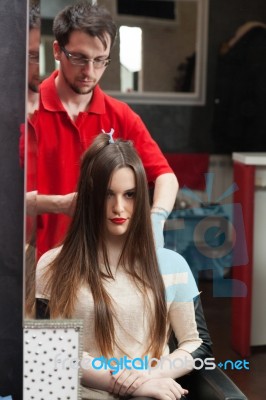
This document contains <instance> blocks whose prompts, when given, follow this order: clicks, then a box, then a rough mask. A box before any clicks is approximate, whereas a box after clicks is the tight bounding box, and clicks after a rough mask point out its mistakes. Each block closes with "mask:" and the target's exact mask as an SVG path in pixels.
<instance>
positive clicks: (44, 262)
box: [37, 246, 62, 270]
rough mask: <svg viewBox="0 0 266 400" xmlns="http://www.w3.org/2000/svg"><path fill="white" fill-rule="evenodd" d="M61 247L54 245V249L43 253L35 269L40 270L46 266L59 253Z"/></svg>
mask: <svg viewBox="0 0 266 400" xmlns="http://www.w3.org/2000/svg"><path fill="white" fill-rule="evenodd" d="M61 249H62V246H60V247H55V248H54V249H51V250H48V251H47V252H46V253H44V254H43V255H42V256H41V257H40V259H39V261H38V263H37V269H39V270H41V269H43V268H45V267H47V266H48V265H49V264H50V263H51V262H52V261H54V259H55V258H56V256H57V255H58V254H59V253H60V251H61Z"/></svg>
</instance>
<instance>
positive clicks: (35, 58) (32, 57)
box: [28, 53, 39, 64]
mask: <svg viewBox="0 0 266 400" xmlns="http://www.w3.org/2000/svg"><path fill="white" fill-rule="evenodd" d="M28 57H29V63H30V64H39V53H29V54H28Z"/></svg>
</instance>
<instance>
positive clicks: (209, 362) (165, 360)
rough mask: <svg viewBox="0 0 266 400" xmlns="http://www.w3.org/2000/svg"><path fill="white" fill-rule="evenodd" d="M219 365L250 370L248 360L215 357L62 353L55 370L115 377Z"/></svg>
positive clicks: (58, 357)
mask: <svg viewBox="0 0 266 400" xmlns="http://www.w3.org/2000/svg"><path fill="white" fill-rule="evenodd" d="M216 365H218V367H219V368H221V369H223V370H225V371H226V370H229V369H230V370H249V369H250V367H249V361H247V360H235V361H233V360H226V361H224V362H219V363H218V364H216V363H215V359H214V358H213V357H208V358H205V359H204V360H202V359H201V358H195V359H193V360H191V359H190V358H188V357H185V358H184V359H181V358H178V357H177V358H174V359H172V358H169V357H167V356H162V357H160V359H158V358H149V357H148V356H145V357H144V358H140V357H136V358H133V359H130V358H129V357H127V356H123V357H120V358H116V357H112V358H106V357H103V356H101V357H95V358H90V357H84V358H82V359H79V358H71V357H66V356H64V355H63V354H62V353H59V354H57V355H56V356H55V359H54V368H55V369H58V368H61V369H79V368H82V369H83V370H89V369H93V370H96V371H99V370H110V371H112V374H113V375H115V374H117V373H118V372H119V371H121V370H123V369H128V370H141V371H145V370H146V371H148V372H151V371H152V370H163V369H164V368H169V369H171V370H174V369H175V370H178V369H180V368H181V369H183V368H189V369H195V370H201V369H205V370H213V369H215V368H216Z"/></svg>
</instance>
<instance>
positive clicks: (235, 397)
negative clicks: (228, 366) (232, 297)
mask: <svg viewBox="0 0 266 400" xmlns="http://www.w3.org/2000/svg"><path fill="white" fill-rule="evenodd" d="M194 306H195V315H196V322H197V327H198V331H199V336H200V337H201V339H202V340H203V344H202V346H201V347H200V349H199V350H196V352H194V353H192V356H193V358H194V359H195V358H201V359H204V358H207V357H213V354H212V349H211V346H212V342H211V338H210V335H209V331H208V329H207V326H206V321H205V317H204V313H203V309H202V304H201V300H200V298H199V297H198V298H197V299H196V300H195V301H194ZM176 345H177V343H176V341H175V338H174V336H173V335H172V336H171V338H170V341H169V347H170V349H171V350H173V348H176ZM178 382H179V383H180V384H181V386H182V387H184V388H185V389H188V391H189V394H188V395H187V396H186V399H187V400H247V397H246V396H245V395H244V393H242V392H241V390H240V389H239V388H238V387H237V386H236V385H235V384H234V383H233V381H232V380H231V379H230V378H229V377H228V376H227V375H226V374H225V373H224V372H223V371H222V370H221V369H220V368H219V367H217V366H216V367H215V369H212V370H207V369H205V368H202V369H198V370H196V369H195V370H193V371H192V372H191V373H190V374H188V375H186V376H184V377H182V378H181V379H178Z"/></svg>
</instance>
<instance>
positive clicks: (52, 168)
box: [32, 71, 173, 256]
mask: <svg viewBox="0 0 266 400" xmlns="http://www.w3.org/2000/svg"><path fill="white" fill-rule="evenodd" d="M57 74H58V71H55V72H54V73H53V74H52V75H51V76H50V77H49V78H48V79H46V80H45V81H44V82H43V83H42V84H41V86H40V109H39V111H38V112H37V113H35V115H34V116H33V119H32V122H33V124H34V126H35V130H36V135H37V138H38V193H39V194H67V193H71V192H74V191H76V185H77V181H78V176H79V168H80V158H81V155H82V153H83V152H84V150H86V149H87V148H88V147H89V146H90V144H91V143H92V141H93V139H94V138H95V136H97V135H98V134H99V133H101V132H102V131H105V132H110V131H111V129H114V135H113V137H114V138H115V139H116V138H123V139H125V140H131V141H133V144H134V146H135V148H136V150H137V151H138V153H139V155H140V157H141V159H142V162H143V165H144V168H145V170H146V174H147V179H148V181H149V182H153V181H155V179H156V178H157V177H158V176H159V175H162V174H165V173H169V172H173V171H172V169H171V168H170V167H169V164H168V162H167V161H166V159H165V157H164V156H163V154H162V152H161V150H160V149H159V147H158V145H157V144H156V142H155V141H154V140H153V139H152V138H151V136H150V134H149V132H148V130H147V128H146V127H145V125H144V123H143V122H142V120H141V119H140V117H139V116H138V115H137V114H136V113H135V112H134V111H133V110H132V109H131V108H130V107H129V106H128V105H127V104H126V103H123V102H121V101H118V100H116V99H114V98H112V97H110V96H108V95H106V94H105V93H104V92H103V91H102V90H101V89H100V88H99V86H97V87H96V88H95V89H94V91H93V96H92V100H91V102H90V105H89V109H88V111H86V112H80V113H79V115H78V117H77V119H76V121H73V120H72V119H71V118H70V117H69V115H68V113H67V112H66V110H65V109H64V107H63V105H62V103H61V101H60V99H59V97H58V95H57V91H56V87H55V78H56V76H57ZM69 221H70V219H69V217H67V216H65V215H62V214H44V215H42V216H40V218H39V228H38V237H37V241H38V254H39V256H40V255H41V254H43V253H44V252H45V251H47V250H49V249H50V248H52V247H54V246H55V245H57V244H58V243H59V242H60V241H61V240H62V239H63V237H64V234H65V232H66V229H67V227H68V225H69Z"/></svg>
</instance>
